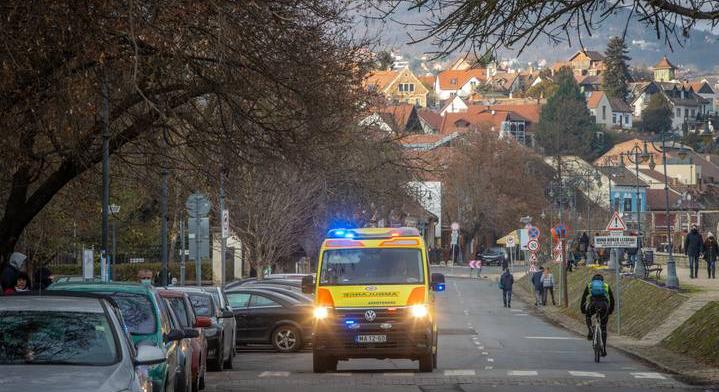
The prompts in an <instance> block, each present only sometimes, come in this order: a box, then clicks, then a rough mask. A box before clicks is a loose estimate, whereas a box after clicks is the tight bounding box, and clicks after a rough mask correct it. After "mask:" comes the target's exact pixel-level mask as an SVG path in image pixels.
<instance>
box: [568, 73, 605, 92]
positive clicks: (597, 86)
mask: <svg viewBox="0 0 719 392" xmlns="http://www.w3.org/2000/svg"><path fill="white" fill-rule="evenodd" d="M574 79H576V80H577V84H578V85H579V89H580V90H581V91H582V92H583V93H585V94H586V93H588V92H591V91H600V90H601V89H602V77H601V76H599V75H586V76H581V75H580V76H577V75H575V76H574Z"/></svg>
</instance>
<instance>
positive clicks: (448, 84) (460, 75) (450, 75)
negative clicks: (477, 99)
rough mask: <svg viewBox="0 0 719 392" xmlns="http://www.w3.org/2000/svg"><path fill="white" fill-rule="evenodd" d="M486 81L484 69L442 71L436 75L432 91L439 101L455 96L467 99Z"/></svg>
mask: <svg viewBox="0 0 719 392" xmlns="http://www.w3.org/2000/svg"><path fill="white" fill-rule="evenodd" d="M486 80H487V70H486V69H484V68H475V69H467V70H447V71H442V72H440V73H439V74H438V75H437V79H436V80H435V84H434V91H435V94H436V95H437V99H438V100H440V101H444V100H446V99H449V98H451V97H454V96H455V95H459V96H461V97H467V96H469V95H471V94H472V93H473V92H474V90H475V89H476V88H477V86H479V85H480V84H481V83H483V82H485V81H486Z"/></svg>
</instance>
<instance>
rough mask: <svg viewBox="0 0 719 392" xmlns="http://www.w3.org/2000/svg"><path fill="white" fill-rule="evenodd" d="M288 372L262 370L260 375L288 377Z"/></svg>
mask: <svg viewBox="0 0 719 392" xmlns="http://www.w3.org/2000/svg"><path fill="white" fill-rule="evenodd" d="M289 375H290V372H262V373H260V377H289Z"/></svg>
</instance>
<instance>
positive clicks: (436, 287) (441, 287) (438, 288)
mask: <svg viewBox="0 0 719 392" xmlns="http://www.w3.org/2000/svg"><path fill="white" fill-rule="evenodd" d="M445 288H446V286H445V285H444V283H437V284H435V285H434V291H436V292H442V291H444V289H445Z"/></svg>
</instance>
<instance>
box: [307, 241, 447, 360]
mask: <svg viewBox="0 0 719 392" xmlns="http://www.w3.org/2000/svg"><path fill="white" fill-rule="evenodd" d="M302 288H303V291H304V292H305V293H307V294H312V293H314V294H315V302H314V306H315V307H314V311H313V314H314V323H313V327H314V328H313V330H314V335H313V340H312V342H313V347H312V367H313V370H314V372H316V373H322V372H325V371H335V370H337V362H338V361H344V360H349V359H351V358H376V359H385V358H403V359H411V360H416V361H419V370H420V371H421V372H431V371H432V369H433V368H436V367H437V320H436V317H435V309H434V293H435V292H441V291H444V289H445V283H444V276H443V275H442V274H438V273H435V274H431V275H430V269H429V260H428V257H427V249H426V246H425V243H424V240H423V239H422V236H421V235H420V233H419V231H418V230H417V229H414V228H365V229H335V230H331V231H330V232H329V233H328V235H327V238H326V239H325V240H324V241H323V243H322V247H321V248H320V255H319V262H318V265H317V274H316V279H313V278H312V277H311V276H307V277H305V278H304V279H303V281H302Z"/></svg>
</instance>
